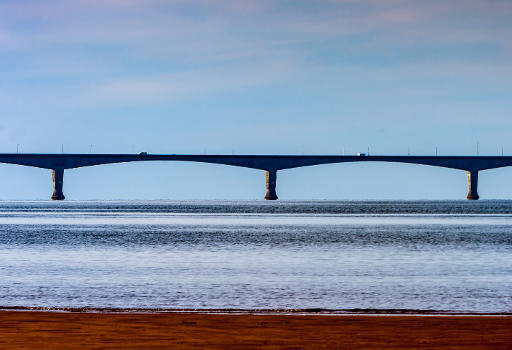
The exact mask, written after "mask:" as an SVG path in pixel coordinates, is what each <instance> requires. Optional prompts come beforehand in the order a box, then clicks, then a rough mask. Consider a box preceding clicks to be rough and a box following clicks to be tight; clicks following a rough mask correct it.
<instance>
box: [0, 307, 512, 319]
mask: <svg viewBox="0 0 512 350" xmlns="http://www.w3.org/2000/svg"><path fill="white" fill-rule="evenodd" d="M4 311H5V312H10V311H12V312H23V311H27V312H31V311H32V312H58V313H59V312H62V313H65V312H69V313H100V314H102V313H107V314H108V313H114V314H173V313H176V314H182V313H190V314H196V313H197V314H212V315H312V316H314V315H319V316H322V315H325V316H329V315H332V316H358V315H361V316H372V315H373V316H394V315H396V316H454V317H455V316H504V317H507V316H512V311H504V312H478V311H452V310H421V309H322V308H304V309H300V308H296V309H236V308H220V309H219V308H212V309H208V308H183V309H180V308H175V309H174V308H115V307H43V306H0V312H4Z"/></svg>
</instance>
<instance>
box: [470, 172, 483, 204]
mask: <svg viewBox="0 0 512 350" xmlns="http://www.w3.org/2000/svg"><path fill="white" fill-rule="evenodd" d="M468 186H469V192H468V199H469V200H477V199H478V198H480V196H479V195H478V170H471V171H468Z"/></svg>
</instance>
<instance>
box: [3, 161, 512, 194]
mask: <svg viewBox="0 0 512 350" xmlns="http://www.w3.org/2000/svg"><path fill="white" fill-rule="evenodd" d="M149 161H182V162H183V161H184V162H201V163H213V164H224V165H231V166H239V167H245V168H252V169H259V170H264V171H265V172H266V178H267V193H266V195H265V199H268V200H276V199H277V194H276V181H277V171H278V170H283V169H291V168H298V167H304V166H311V165H319V164H332V163H347V162H397V163H411V164H422V165H430V166H438V167H444V168H451V169H459V170H464V171H466V172H467V173H468V186H469V192H468V196H467V198H468V199H472V200H476V199H478V198H479V196H478V172H479V171H481V170H487V169H494V168H501V167H506V166H512V157H508V156H507V157H504V156H501V157H499V156H498V157H495V156H366V155H361V156H329V155H316V156H315V155H309V156H298V155H187V154H169V155H166V154H147V153H145V152H141V153H139V154H37V153H0V163H8V164H18V165H25V166H32V167H37V168H44V169H50V170H52V173H53V195H52V197H51V198H52V199H54V200H62V199H64V198H65V197H64V192H63V183H64V170H65V169H73V168H80V167H86V166H93V165H101V164H113V163H125V162H149Z"/></svg>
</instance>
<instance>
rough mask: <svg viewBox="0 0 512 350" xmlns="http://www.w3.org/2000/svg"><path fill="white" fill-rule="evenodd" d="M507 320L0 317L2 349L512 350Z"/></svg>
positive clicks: (21, 313)
mask: <svg viewBox="0 0 512 350" xmlns="http://www.w3.org/2000/svg"><path fill="white" fill-rule="evenodd" d="M511 330H512V316H509V315H507V316H499V315H491V316H483V315H462V316H455V315H319V314H313V315H307V314H251V313H242V314H215V313H214V314H212V313H206V312H193V313H190V312H165V313H140V312H122V313H115V312H48V311H0V348H1V349H121V348H122V349H183V350H185V349H374V350H376V349H445V350H446V349H472V350H476V349H512V331H511Z"/></svg>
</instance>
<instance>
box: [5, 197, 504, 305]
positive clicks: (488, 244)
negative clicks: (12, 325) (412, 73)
mask: <svg viewBox="0 0 512 350" xmlns="http://www.w3.org/2000/svg"><path fill="white" fill-rule="evenodd" d="M0 305H2V306H41V307H85V306H88V307H117V308H171V309H182V308H215V309H217V308H237V309H238V308H241V309H275V308H280V309H282V308H325V309H336V310H340V309H353V308H362V309H417V310H452V311H461V312H467V311H471V312H510V311H512V202H511V201H481V202H477V203H473V202H462V201H453V202H450V201H445V202H407V201H405V202H398V201H388V202H379V201H371V202H277V203H268V202H215V201H211V202H142V201H141V202H64V203H55V202H0Z"/></svg>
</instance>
